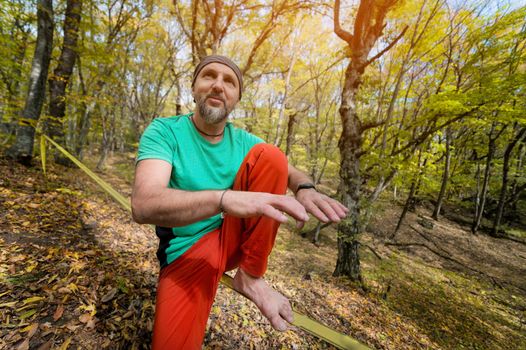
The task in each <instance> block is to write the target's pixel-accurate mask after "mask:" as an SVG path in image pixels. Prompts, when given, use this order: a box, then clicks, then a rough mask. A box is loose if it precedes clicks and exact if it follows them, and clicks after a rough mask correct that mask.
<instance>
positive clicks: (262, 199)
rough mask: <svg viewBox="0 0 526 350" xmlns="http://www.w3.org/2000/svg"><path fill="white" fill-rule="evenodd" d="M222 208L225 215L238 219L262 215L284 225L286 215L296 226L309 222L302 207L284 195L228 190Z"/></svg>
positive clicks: (293, 199) (224, 195)
mask: <svg viewBox="0 0 526 350" xmlns="http://www.w3.org/2000/svg"><path fill="white" fill-rule="evenodd" d="M222 206H223V209H224V211H225V213H226V214H228V215H232V216H235V217H239V218H248V217H253V216H261V215H264V216H268V217H270V218H272V219H274V220H276V221H279V222H281V223H284V222H286V221H287V217H286V216H285V215H284V213H287V214H289V215H290V216H292V217H293V218H294V219H296V222H297V224H298V226H299V225H303V224H304V223H305V222H306V221H307V220H309V215H308V214H307V211H306V210H305V208H304V207H303V205H301V204H300V202H298V201H297V200H296V199H295V198H293V197H288V196H285V195H278V194H271V193H263V192H245V191H230V190H228V191H226V192H225V193H224V194H223V200H222Z"/></svg>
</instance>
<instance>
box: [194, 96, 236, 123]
mask: <svg viewBox="0 0 526 350" xmlns="http://www.w3.org/2000/svg"><path fill="white" fill-rule="evenodd" d="M207 97H208V96H204V97H203V98H201V99H198V100H197V107H198V108H199V115H200V116H201V117H202V118H203V120H204V121H205V122H206V123H207V124H219V123H221V122H222V121H223V120H225V119H226V118H227V117H228V114H229V113H230V111H228V110H227V109H226V107H210V106H208V105H207V104H206V102H205V100H206V98H207Z"/></svg>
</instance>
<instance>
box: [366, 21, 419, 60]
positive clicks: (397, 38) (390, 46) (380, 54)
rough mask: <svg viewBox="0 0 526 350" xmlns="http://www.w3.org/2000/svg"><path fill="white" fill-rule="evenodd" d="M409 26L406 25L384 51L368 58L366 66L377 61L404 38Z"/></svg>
mask: <svg viewBox="0 0 526 350" xmlns="http://www.w3.org/2000/svg"><path fill="white" fill-rule="evenodd" d="M408 28H409V26H407V25H406V26H405V27H404V29H403V30H402V32H400V34H398V36H397V37H396V38H394V40H393V41H391V43H390V44H389V45H387V46H386V47H385V48H384V49H383V50H382V51H380V52H379V53H377V54H376V55H374V56H373V57H372V58H371V59H369V60H367V62H366V63H365V67H367V66H368V65H370V64H371V63H373V62H374V61H376V60H377V59H379V58H380V57H382V56H383V54H385V53H386V52H387V51H389V50H391V48H392V47H393V46H395V44H396V43H397V42H398V40H400V39H402V37H403V36H404V34H405V32H406V31H407V29H408Z"/></svg>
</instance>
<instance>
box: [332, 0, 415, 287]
mask: <svg viewBox="0 0 526 350" xmlns="http://www.w3.org/2000/svg"><path fill="white" fill-rule="evenodd" d="M396 2H397V1H396V0H388V1H385V2H383V3H381V4H380V3H378V2H375V1H371V0H361V1H360V5H359V7H358V12H357V14H356V20H355V22H354V29H353V34H351V33H349V32H347V31H345V30H343V29H342V28H341V26H340V0H335V3H334V32H335V33H336V35H338V36H339V37H340V38H341V39H342V40H344V41H345V42H346V43H347V44H348V46H349V49H350V50H349V51H350V62H349V65H348V66H347V69H346V71H345V80H344V83H343V89H342V97H341V101H342V102H341V106H340V109H339V112H340V117H341V121H342V134H341V137H340V140H339V142H338V147H339V149H340V156H341V159H340V178H341V187H342V190H343V191H342V193H343V203H344V204H345V205H346V206H347V208H349V213H348V216H347V218H346V219H345V220H343V221H342V222H341V223H340V224H339V225H338V260H337V262H336V268H335V270H334V273H333V275H334V276H340V275H344V276H348V277H349V278H350V279H351V280H357V281H361V275H360V258H359V254H358V246H359V243H358V241H357V236H358V234H359V233H360V232H361V229H362V222H361V217H360V198H361V186H362V177H361V172H360V157H361V155H362V154H363V153H362V146H363V132H364V131H365V130H367V129H368V128H371V127H374V125H364V124H363V123H362V121H361V120H360V118H359V116H358V112H357V109H356V101H357V94H358V90H359V87H360V85H361V83H362V75H363V74H364V72H365V69H366V67H367V66H368V65H369V64H371V63H372V62H374V61H375V60H377V59H378V58H380V56H381V55H382V54H383V53H385V52H387V51H388V50H389V49H390V48H391V47H392V46H393V45H394V44H395V43H396V41H398V40H399V39H400V38H401V35H400V36H399V37H398V38H397V39H395V40H394V41H393V42H391V43H390V44H389V45H388V46H387V47H386V48H385V49H383V50H382V51H380V52H379V54H377V55H375V56H373V57H372V58H371V59H369V58H368V56H369V53H370V52H371V50H372V49H373V47H374V45H375V44H376V42H377V41H378V39H379V38H380V36H381V35H382V31H383V28H384V26H385V24H384V21H385V16H386V15H387V12H388V11H389V10H390V9H391V8H392V7H393V6H394V5H395V4H396ZM404 32H405V30H404V31H403V32H402V35H403V33H404Z"/></svg>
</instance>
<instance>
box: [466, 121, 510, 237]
mask: <svg viewBox="0 0 526 350" xmlns="http://www.w3.org/2000/svg"><path fill="white" fill-rule="evenodd" d="M496 127H497V123H496V122H493V124H492V125H491V131H490V133H489V141H488V154H487V156H486V168H485V169H484V180H483V181H482V190H481V193H480V204H479V206H478V211H477V213H475V219H474V220H473V224H472V225H471V232H472V233H474V234H475V233H477V231H478V229H479V227H480V223H481V221H482V215H483V214H484V207H485V205H486V196H487V192H488V185H489V177H490V172H491V162H492V161H493V157H494V156H495V150H496V145H495V142H496V141H497V139H498V138H499V136H500V135H501V134H502V132H504V130H505V129H506V126H503V127H502V129H501V130H500V131H499V132H498V133H497V135H496V136H494V137H493V132H494V131H495V129H496Z"/></svg>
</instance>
